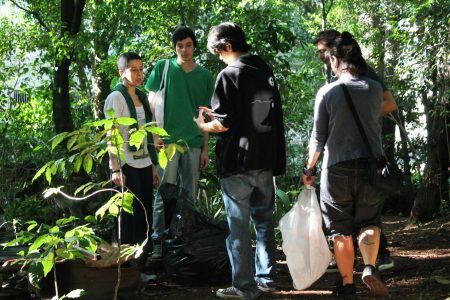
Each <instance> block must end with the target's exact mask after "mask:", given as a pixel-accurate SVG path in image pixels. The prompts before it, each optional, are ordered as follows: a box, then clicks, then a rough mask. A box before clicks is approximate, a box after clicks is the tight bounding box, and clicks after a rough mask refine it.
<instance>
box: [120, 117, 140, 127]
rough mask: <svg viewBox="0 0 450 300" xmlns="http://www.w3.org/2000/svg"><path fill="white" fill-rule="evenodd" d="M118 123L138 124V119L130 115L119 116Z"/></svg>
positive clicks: (126, 124)
mask: <svg viewBox="0 0 450 300" xmlns="http://www.w3.org/2000/svg"><path fill="white" fill-rule="evenodd" d="M117 123H119V124H120V125H125V126H130V125H133V124H136V123H137V121H136V119H134V118H130V117H120V118H117Z"/></svg>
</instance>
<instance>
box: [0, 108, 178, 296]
mask: <svg viewBox="0 0 450 300" xmlns="http://www.w3.org/2000/svg"><path fill="white" fill-rule="evenodd" d="M107 114H108V115H109V116H110V119H105V120H99V121H95V122H89V123H86V124H85V125H84V126H83V127H82V128H80V129H79V130H76V131H73V132H63V133H60V134H58V135H56V136H55V137H54V138H53V139H52V140H51V141H50V142H51V143H50V148H51V150H52V151H53V150H55V149H56V147H58V146H59V145H62V144H63V142H64V144H65V146H66V149H67V151H68V152H67V153H68V154H67V155H66V156H63V157H61V158H58V159H55V160H51V161H49V162H47V163H46V164H45V165H44V166H43V167H42V168H41V169H40V170H39V171H38V172H37V173H36V175H35V176H34V178H33V181H34V180H36V179H37V178H39V177H41V176H43V177H45V179H46V180H47V182H48V183H49V184H51V183H52V179H53V177H54V176H55V175H57V174H62V175H63V178H64V179H66V180H67V179H68V178H69V176H70V175H71V174H73V173H79V172H81V171H84V172H86V174H90V173H91V172H92V169H93V166H94V165H101V162H102V159H103V157H104V156H105V154H107V153H108V151H109V152H112V153H114V154H116V155H117V156H118V157H119V159H121V160H124V159H125V157H124V155H123V153H122V151H121V147H120V145H122V144H123V143H124V141H123V138H122V136H121V135H120V132H119V130H118V127H119V125H125V126H129V125H132V124H135V123H136V122H137V121H136V120H135V119H133V118H129V117H120V118H114V113H113V111H112V110H111V111H108V112H107ZM147 134H158V135H160V136H166V135H167V133H166V132H165V131H164V130H163V129H162V128H159V127H156V126H155V124H153V123H147V124H144V125H143V126H141V127H140V128H138V129H135V130H131V131H130V140H129V141H125V142H126V143H129V144H130V146H136V147H138V148H139V147H140V146H141V145H142V143H143V140H144V138H146V136H147ZM177 150H179V151H181V150H182V149H181V147H179V146H177V145H170V146H168V147H166V148H165V149H164V151H160V152H159V163H160V165H161V166H162V167H165V164H166V163H167V160H168V159H170V158H171V157H172V156H173V154H174V153H175V151H177ZM109 185H110V182H109V180H106V181H102V182H92V181H89V182H87V183H84V184H82V185H81V186H79V187H78V188H77V189H76V190H75V191H74V193H73V194H74V195H73V196H71V195H69V194H67V193H66V192H64V188H63V187H62V186H61V187H57V188H49V189H47V190H46V191H45V192H44V198H49V197H64V198H66V199H69V200H71V201H86V200H88V199H92V198H93V197H96V196H97V195H98V194H100V193H107V194H108V195H111V194H112V196H111V197H109V199H108V200H107V201H106V203H104V204H103V205H102V206H101V207H100V208H98V209H97V211H96V212H95V214H94V215H91V216H87V217H85V218H84V219H80V218H77V217H75V216H69V217H63V218H60V219H58V220H57V221H56V222H55V223H54V224H39V223H38V222H36V221H34V220H29V221H27V222H25V223H24V226H23V228H22V229H21V230H20V231H18V233H17V236H16V237H15V238H14V239H13V240H11V241H9V242H8V243H6V244H4V246H5V247H10V246H17V245H22V246H27V247H28V248H27V249H26V251H21V252H20V253H19V254H20V255H21V257H22V258H21V259H18V260H16V261H15V262H16V263H20V264H21V265H22V268H23V269H26V271H27V273H28V276H29V280H30V283H31V284H32V285H33V286H35V287H40V286H41V285H43V284H44V285H45V284H46V282H47V281H48V280H49V278H51V277H53V278H51V280H52V281H53V286H54V289H53V290H54V291H53V290H51V291H50V294H51V293H53V292H54V295H55V297H56V298H57V299H63V298H65V297H70V298H75V297H80V296H82V290H83V289H84V291H85V292H88V293H91V295H90V296H88V299H99V298H100V296H98V295H93V293H94V294H95V292H97V291H98V287H99V285H101V280H103V279H105V278H106V277H108V276H105V274H106V272H109V273H111V270H113V273H114V276H109V277H112V278H113V279H114V281H115V288H114V290H113V298H114V299H116V298H117V295H118V292H119V288H120V287H122V286H123V287H130V286H132V283H130V282H127V280H131V281H133V280H134V281H135V282H136V283H137V282H138V273H137V269H136V268H134V269H133V268H130V269H127V270H125V269H123V268H121V265H122V264H123V262H124V261H126V260H128V259H129V258H133V257H137V256H139V255H140V253H141V252H142V248H143V246H144V245H145V243H146V242H147V240H148V237H147V239H146V240H145V241H144V242H143V243H142V244H141V245H121V243H120V242H121V241H120V238H119V239H118V245H117V246H116V247H111V246H108V245H107V243H106V242H105V241H104V240H103V239H101V238H100V237H98V235H97V234H96V227H97V226H98V225H99V224H100V223H101V222H102V221H103V220H104V219H107V218H109V217H114V218H118V222H117V223H118V225H119V226H120V223H121V222H120V218H121V214H122V211H126V212H128V213H131V214H132V213H133V206H132V203H133V201H134V200H136V201H139V202H140V200H139V199H137V198H136V197H134V195H133V194H132V193H131V192H130V191H128V190H127V189H126V188H124V187H122V188H120V189H113V188H109V187H108V186H109ZM79 194H82V195H83V196H81V197H79V196H78V195H79ZM147 225H148V226H149V224H147ZM118 231H119V232H120V228H119V230H118ZM99 258H100V260H98V259H99ZM106 258H108V259H109V262H110V265H114V269H111V268H105V265H102V264H103V263H104V262H105V261H106ZM98 261H102V263H98ZM95 269H97V271H98V270H100V271H101V272H103V273H101V274H97V275H96V274H95ZM74 270H77V271H80V272H81V273H82V274H83V275H82V276H78V277H77V276H76V275H73V274H76V272H75V271H74ZM105 270H106V271H105ZM124 270H125V271H124ZM122 272H128V273H129V274H127V276H121V274H122ZM61 273H66V274H64V275H63V276H61ZM91 273H92V274H91ZM68 274H70V276H69V275H68ZM89 274H91V275H89ZM102 274H103V275H102ZM43 278H47V281H45V280H44V281H43ZM83 278H84V279H86V278H91V281H92V282H93V283H94V284H95V287H94V288H91V287H90V286H89V284H88V283H89V282H90V281H89V280H88V282H86V280H85V281H84V282H81V281H82V280H81V279H83ZM124 278H125V281H124V282H122V284H121V281H122V280H124ZM80 280H81V281H80ZM60 285H64V287H63V288H61V287H60ZM78 285H79V286H78ZM105 285H107V286H108V288H109V289H110V291H111V286H113V285H111V283H110V282H108V283H105ZM47 286H48V284H47ZM42 291H45V289H42V287H41V292H42ZM61 292H62V293H63V294H65V295H63V296H60V295H61ZM93 296H94V297H93ZM97 296H98V297H97ZM110 298H111V297H109V299H110Z"/></svg>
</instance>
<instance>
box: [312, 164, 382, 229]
mask: <svg viewBox="0 0 450 300" xmlns="http://www.w3.org/2000/svg"><path fill="white" fill-rule="evenodd" d="M368 179H369V178H368V160H367V159H354V160H348V161H343V162H340V163H338V164H335V165H332V166H330V167H328V168H323V170H322V173H321V180H320V206H321V210H322V216H323V219H324V223H325V227H326V230H327V233H328V234H329V235H330V236H340V235H347V236H348V235H353V234H358V233H359V231H360V230H361V228H365V227H367V226H371V225H373V226H377V227H380V225H381V220H380V215H381V210H382V208H383V203H384V199H385V197H384V195H383V194H381V193H380V192H379V191H377V190H376V189H375V188H374V187H372V185H371V184H370V183H369V180H368Z"/></svg>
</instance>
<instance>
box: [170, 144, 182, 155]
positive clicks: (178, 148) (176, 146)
mask: <svg viewBox="0 0 450 300" xmlns="http://www.w3.org/2000/svg"><path fill="white" fill-rule="evenodd" d="M173 145H174V147H175V149H176V150H177V151H178V152H180V153H181V154H184V152H185V150H184V148H183V146H181V145H178V144H173ZM170 159H172V157H171V158H170Z"/></svg>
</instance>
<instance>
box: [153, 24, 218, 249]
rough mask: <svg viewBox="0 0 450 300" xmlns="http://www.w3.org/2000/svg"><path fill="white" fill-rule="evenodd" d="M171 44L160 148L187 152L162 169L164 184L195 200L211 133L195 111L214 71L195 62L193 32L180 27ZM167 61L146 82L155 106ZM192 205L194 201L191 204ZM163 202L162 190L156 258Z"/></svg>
mask: <svg viewBox="0 0 450 300" xmlns="http://www.w3.org/2000/svg"><path fill="white" fill-rule="evenodd" d="M172 45H173V48H174V50H175V52H176V54H177V57H176V58H171V59H169V60H168V63H169V67H168V71H167V75H166V79H165V82H164V85H165V96H164V129H165V130H166V131H167V133H169V135H170V136H169V137H168V138H164V140H163V139H160V138H159V137H157V136H156V137H155V145H156V148H157V151H159V150H160V149H161V148H162V147H164V145H168V144H171V143H179V144H181V145H183V146H184V148H185V152H184V153H183V154H181V153H180V152H178V151H177V152H176V153H175V155H174V157H173V158H172V160H170V161H169V162H168V163H167V166H166V168H165V169H164V170H160V171H161V184H160V186H161V185H163V184H164V183H171V184H177V185H179V186H181V187H182V188H184V189H185V190H187V191H188V192H189V193H190V194H191V195H192V199H195V194H196V190H197V183H198V179H199V175H200V170H203V169H205V168H206V167H207V166H208V134H207V133H202V132H201V131H200V130H199V129H198V127H197V125H196V124H195V123H194V121H193V119H194V114H195V111H196V110H197V109H198V107H199V106H209V105H210V102H211V96H212V93H213V91H214V81H213V78H212V75H211V72H210V71H208V70H207V69H205V68H204V67H202V66H200V65H198V64H196V63H195V61H194V50H195V48H196V46H197V40H196V38H195V34H194V32H193V31H192V30H191V29H190V28H188V27H186V26H179V27H178V28H177V29H176V30H175V31H174V33H173V34H172ZM165 63H166V60H160V61H158V62H157V63H156V65H155V67H154V69H153V70H152V72H151V74H150V77H149V79H148V81H147V83H146V85H145V87H146V88H147V89H148V90H149V101H150V103H151V106H152V107H154V103H153V101H154V98H155V97H154V96H155V93H156V92H157V91H158V90H159V88H160V85H161V80H162V75H163V71H164V66H165ZM192 204H193V203H192ZM165 227H166V225H165V219H164V204H163V201H162V199H161V195H160V193H159V191H158V192H157V194H156V197H155V201H154V204H153V234H152V239H153V243H154V249H153V255H152V257H153V258H160V257H161V255H162V253H161V241H162V238H163V234H164V230H165Z"/></svg>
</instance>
